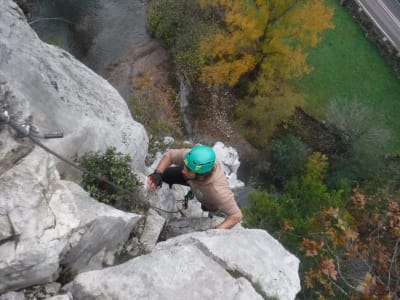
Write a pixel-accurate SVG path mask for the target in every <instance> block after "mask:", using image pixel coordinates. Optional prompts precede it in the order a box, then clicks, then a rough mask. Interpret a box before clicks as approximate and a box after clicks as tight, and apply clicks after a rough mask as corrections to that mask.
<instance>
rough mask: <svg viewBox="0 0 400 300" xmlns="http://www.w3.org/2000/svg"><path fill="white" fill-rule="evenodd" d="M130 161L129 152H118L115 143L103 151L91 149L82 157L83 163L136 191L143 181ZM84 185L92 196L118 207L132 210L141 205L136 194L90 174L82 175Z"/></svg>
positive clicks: (114, 181)
mask: <svg viewBox="0 0 400 300" xmlns="http://www.w3.org/2000/svg"><path fill="white" fill-rule="evenodd" d="M131 161H132V158H131V157H130V156H129V155H124V154H122V153H119V152H116V149H115V148H114V147H109V148H107V150H106V151H105V153H103V154H100V153H93V152H88V153H86V154H85V155H83V156H82V157H81V158H80V159H79V163H80V165H81V166H82V167H83V168H85V169H87V170H88V171H89V172H92V173H94V174H96V175H97V176H98V177H100V178H102V179H105V180H107V181H110V182H112V183H114V184H116V185H118V186H120V187H122V188H123V189H126V190H129V191H132V192H133V193H136V191H137V190H138V188H139V187H140V186H141V183H140V181H139V180H138V178H137V176H136V175H135V174H134V173H133V171H132V169H131V167H130V163H131ZM82 186H83V188H84V189H85V190H86V191H88V192H89V193H90V196H91V197H93V198H95V199H97V200H99V201H101V202H104V203H106V204H109V205H112V206H114V207H116V208H118V209H122V210H126V211H131V210H135V209H137V208H138V207H139V206H138V197H137V196H136V197H134V196H133V195H132V194H131V193H128V192H125V191H122V190H119V189H116V188H115V187H113V186H112V185H110V184H109V183H107V182H105V181H102V180H99V179H98V178H96V177H94V176H92V175H91V174H88V173H84V174H83V175H82Z"/></svg>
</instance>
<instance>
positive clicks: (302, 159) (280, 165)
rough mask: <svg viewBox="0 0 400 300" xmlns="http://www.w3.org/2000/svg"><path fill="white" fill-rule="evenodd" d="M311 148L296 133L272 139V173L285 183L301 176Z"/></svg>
mask: <svg viewBox="0 0 400 300" xmlns="http://www.w3.org/2000/svg"><path fill="white" fill-rule="evenodd" d="M310 153H311V149H310V148H309V147H308V146H307V145H306V144H305V143H303V142H302V141H301V140H300V139H299V138H298V137H296V136H294V135H291V134H289V135H285V136H282V137H280V138H278V139H276V140H273V141H272V173H273V176H274V178H275V179H277V180H279V181H280V182H282V183H285V182H287V181H289V180H290V179H292V178H293V177H294V176H301V174H303V172H304V167H305V165H306V163H307V157H308V156H309V155H310Z"/></svg>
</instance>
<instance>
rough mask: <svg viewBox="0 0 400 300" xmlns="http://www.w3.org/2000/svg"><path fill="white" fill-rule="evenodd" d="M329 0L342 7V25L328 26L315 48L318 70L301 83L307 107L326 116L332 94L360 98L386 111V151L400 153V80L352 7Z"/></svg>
mask: <svg viewBox="0 0 400 300" xmlns="http://www.w3.org/2000/svg"><path fill="white" fill-rule="evenodd" d="M327 2H328V3H330V4H331V5H333V6H335V7H336V10H335V17H334V23H335V25H336V28H335V29H334V30H329V31H327V32H326V33H325V36H324V39H323V41H322V43H321V44H320V45H319V46H318V47H316V48H314V49H312V51H311V52H310V55H309V60H308V62H309V64H310V65H311V66H312V67H313V71H312V72H311V73H310V74H309V75H306V76H304V77H303V78H302V79H301V80H299V81H297V82H296V83H295V85H296V87H297V88H298V89H299V90H300V92H301V93H303V94H305V95H306V107H305V109H306V111H308V112H309V113H311V114H312V115H315V116H317V117H319V118H324V112H325V108H326V105H327V104H328V103H329V101H330V100H331V99H332V98H336V97H345V98H346V99H357V100H358V101H359V102H361V103H363V104H365V105H367V106H368V107H370V108H371V110H372V111H373V113H374V114H376V116H383V117H384V120H385V122H386V126H387V127H388V128H389V129H390V131H391V141H390V144H389V145H387V149H386V151H390V152H396V153H400V80H399V79H398V78H396V76H395V74H394V71H393V70H392V69H391V67H390V66H389V65H388V64H387V63H386V62H385V61H384V59H383V58H382V57H381V56H380V55H379V53H378V51H377V49H376V48H375V47H374V45H372V44H371V43H370V42H369V41H368V40H367V38H366V37H365V35H364V33H363V32H362V30H361V28H360V27H359V25H358V24H357V23H356V22H355V20H353V18H352V17H351V15H350V12H349V11H348V10H347V9H346V8H344V7H340V6H339V4H338V1H337V0H328V1H327Z"/></svg>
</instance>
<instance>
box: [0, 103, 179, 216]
mask: <svg viewBox="0 0 400 300" xmlns="http://www.w3.org/2000/svg"><path fill="white" fill-rule="evenodd" d="M0 123H5V124H7V125H9V126H10V127H12V128H13V129H14V130H15V131H16V132H17V133H18V135H19V137H27V138H29V139H30V140H31V141H32V142H33V143H35V144H36V145H38V146H39V147H41V148H42V149H44V150H45V151H47V152H48V153H50V154H52V155H54V156H55V157H57V158H58V159H60V160H62V161H63V162H65V163H67V164H69V165H70V166H72V167H74V168H76V169H78V170H79V171H81V172H83V173H86V174H88V175H90V176H92V177H94V178H96V179H97V180H100V181H103V182H105V183H107V184H109V185H111V186H112V187H113V188H115V189H117V190H119V191H121V192H124V193H127V194H129V195H131V196H133V197H134V198H135V199H138V197H137V193H136V192H134V191H131V190H128V189H126V188H123V187H121V186H119V185H117V184H115V183H113V182H111V181H109V180H107V179H105V178H103V177H100V176H98V175H96V174H95V173H93V172H91V171H89V170H87V169H86V168H83V167H81V166H79V165H77V164H75V163H73V162H72V161H70V160H68V159H66V158H64V157H63V156H61V155H60V154H58V153H56V152H54V151H53V150H51V149H50V148H48V147H47V146H45V145H44V144H43V143H41V142H40V141H38V140H37V139H39V138H40V139H52V138H63V137H64V134H63V133H47V134H39V133H38V132H37V131H36V130H35V129H34V128H32V126H30V125H28V124H26V125H20V124H18V123H17V122H15V121H14V120H13V119H12V118H11V117H10V115H9V114H8V111H6V110H4V111H3V112H0ZM143 204H146V206H147V207H148V208H153V209H156V210H159V211H162V212H165V213H171V214H172V213H181V214H182V212H181V211H180V210H177V211H168V210H165V209H162V208H159V207H155V206H152V205H148V204H147V203H143Z"/></svg>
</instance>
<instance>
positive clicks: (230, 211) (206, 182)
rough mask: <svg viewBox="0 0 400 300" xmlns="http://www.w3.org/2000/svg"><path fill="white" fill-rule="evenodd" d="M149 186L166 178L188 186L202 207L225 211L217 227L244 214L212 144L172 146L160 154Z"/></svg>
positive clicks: (235, 221) (224, 226) (228, 224)
mask: <svg viewBox="0 0 400 300" xmlns="http://www.w3.org/2000/svg"><path fill="white" fill-rule="evenodd" d="M148 181H149V188H150V189H151V190H155V189H156V188H159V187H161V185H162V182H163V181H164V182H166V183H168V184H169V186H170V187H171V186H172V185H173V184H181V185H186V186H190V187H191V188H192V190H193V193H194V195H195V196H196V198H197V200H199V201H200V203H201V204H202V209H203V210H206V211H209V212H211V213H221V212H222V213H224V215H225V216H226V218H225V220H224V221H223V222H222V223H221V224H219V225H218V226H217V227H216V229H230V228H232V227H233V226H235V225H236V224H238V223H239V222H240V221H241V220H242V218H243V216H242V212H241V210H240V208H239V206H238V205H237V203H236V201H235V198H234V195H233V192H232V190H231V189H230V187H229V184H228V180H227V179H226V177H225V174H224V170H223V167H222V164H221V162H220V161H219V160H217V159H216V155H215V152H214V150H213V149H212V148H211V147H208V146H204V145H198V146H195V147H194V148H193V149H187V148H183V149H173V150H170V151H168V152H167V153H166V154H164V156H163V157H162V159H161V161H160V162H159V164H158V166H157V168H156V169H155V170H154V172H153V173H152V174H150V175H149V176H148Z"/></svg>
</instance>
